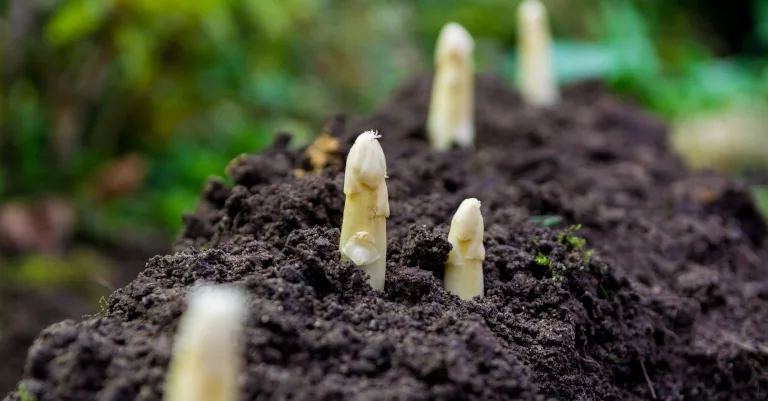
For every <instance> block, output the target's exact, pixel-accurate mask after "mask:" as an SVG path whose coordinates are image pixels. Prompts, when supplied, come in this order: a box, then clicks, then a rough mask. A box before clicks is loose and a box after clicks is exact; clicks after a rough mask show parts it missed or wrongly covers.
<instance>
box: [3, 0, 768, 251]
mask: <svg viewBox="0 0 768 401" xmlns="http://www.w3.org/2000/svg"><path fill="white" fill-rule="evenodd" d="M545 3H546V4H547V5H548V6H549V8H550V11H551V20H552V24H553V30H554V35H555V37H556V38H558V41H557V43H556V45H555V60H556V62H557V75H558V77H559V79H560V80H561V81H562V82H568V81H573V80H576V79H582V78H588V77H602V78H605V79H607V80H608V81H609V82H610V83H611V84H612V85H613V87H614V88H616V89H617V90H619V91H621V92H623V93H626V94H628V95H630V96H633V97H635V98H637V99H638V100H640V101H642V102H643V103H644V104H645V105H647V106H648V107H650V108H651V109H653V110H656V111H657V112H659V113H660V114H662V115H665V116H669V117H675V116H679V115H686V114H690V113H696V112H700V111H703V110H709V109H712V108H717V107H723V106H725V105H728V104H732V103H734V102H740V101H744V100H747V101H748V100H750V99H753V98H757V97H765V96H766V94H768V68H766V63H765V61H766V57H762V59H760V58H753V59H750V58H748V57H741V56H739V54H740V53H739V51H738V49H736V50H732V51H730V52H726V53H727V56H723V55H722V54H720V53H722V52H720V51H719V50H718V49H720V48H722V47H723V46H721V45H722V43H719V40H720V39H719V37H718V36H717V29H716V27H712V26H708V25H707V24H702V20H704V19H705V18H702V17H701V16H697V14H696V13H694V12H693V11H694V10H697V8H698V7H699V6H700V5H701V3H703V0H702V1H693V0H689V1H684V2H668V1H660V0H659V1H643V0H634V1H630V0H583V1H579V2H573V1H570V0H551V1H546V0H545ZM710 3H713V2H710ZM767 4H768V3H767V2H764V1H759V0H754V1H753V5H752V7H753V8H754V9H753V10H752V11H753V12H754V13H758V14H756V15H757V17H756V18H755V20H756V21H757V23H756V24H755V27H754V32H752V33H751V36H750V38H749V40H750V41H751V42H752V43H757V44H758V47H759V46H762V48H763V49H765V48H768V23H766V21H768V5H767ZM0 5H2V6H4V7H3V9H4V10H5V11H4V13H3V14H2V17H0V24H2V26H0V29H2V32H3V37H4V40H3V41H2V43H3V49H2V50H3V58H2V59H3V63H2V64H3V65H2V68H3V71H2V73H3V83H2V90H3V94H4V96H2V101H3V103H2V108H1V109H0V110H2V114H0V122H1V123H2V126H3V130H2V136H1V137H0V200H7V199H21V200H26V199H35V198H38V197H44V196H48V195H50V194H57V195H63V196H65V197H67V198H70V199H74V200H75V204H76V205H77V208H78V211H79V215H80V222H81V224H80V233H81V234H85V235H91V236H94V237H116V236H117V237H120V236H121V235H128V236H131V235H133V236H135V235H142V234H141V233H144V232H161V233H163V235H166V236H168V237H170V236H172V235H174V234H175V232H176V231H177V230H178V227H179V224H180V215H181V213H182V212H184V211H189V210H191V209H192V208H194V205H195V203H196V199H197V197H198V194H199V190H200V187H201V185H202V182H203V180H204V179H205V178H206V176H208V175H210V174H217V175H222V174H223V170H224V167H225V166H226V164H227V162H228V161H229V160H230V159H231V158H232V157H234V156H236V155H237V154H240V153H243V152H254V151H258V150H259V149H261V148H263V147H264V146H265V145H267V144H268V143H269V142H270V140H271V135H272V134H271V133H272V132H274V131H276V130H289V131H291V132H294V133H295V134H296V135H297V139H298V140H299V141H306V140H309V138H311V137H312V136H313V135H315V134H316V133H318V132H319V130H320V127H321V125H322V121H323V119H324V118H325V117H326V116H328V115H329V114H331V113H333V112H335V111H338V110H344V111H348V112H352V113H361V112H366V111H369V110H371V109H372V108H373V107H375V106H376V105H377V104H378V103H379V102H381V101H382V99H383V98H384V97H385V96H386V94H387V93H388V91H390V90H391V89H392V87H393V86H394V85H395V84H396V83H397V82H398V81H399V80H401V79H403V78H405V77H407V76H409V75H412V74H414V73H416V72H417V71H420V70H425V69H427V68H428V67H429V65H430V64H431V61H430V59H431V50H432V46H433V41H434V38H435V36H436V34H437V32H438V31H439V29H440V28H441V27H442V25H443V24H444V23H445V22H447V21H457V22H460V23H462V24H464V25H465V26H466V27H467V28H468V29H469V30H470V31H471V32H472V33H473V35H475V37H476V39H477V43H478V46H477V61H478V66H479V69H481V70H483V71H495V72H498V73H500V74H502V75H505V76H506V77H507V78H509V79H510V82H512V79H513V76H512V74H514V59H515V53H514V46H515V7H516V5H517V2H514V1H509V0H479V1H459V0H419V1H410V0H392V1H383V0H382V1H373V0H371V1H354V2H352V1H344V0H244V1H238V0H196V1H187V0H164V1H158V0H66V1H65V0H36V1H33V0H0ZM129 155H138V156H139V158H140V160H141V161H143V162H144V164H145V166H146V174H141V173H142V171H139V170H141V169H140V168H139V167H136V166H141V164H138V165H136V164H134V165H129V166H128V167H126V168H127V169H130V168H131V166H133V168H134V170H137V171H135V176H136V177H138V182H137V183H134V182H133V181H131V180H127V183H126V184H125V185H124V186H125V188H118V189H114V188H112V189H111V191H112V192H116V193H117V195H113V196H106V197H105V196H102V195H103V193H104V191H105V190H104V189H103V188H102V187H103V185H104V184H103V183H104V181H106V182H120V180H118V179H117V178H114V179H112V177H111V176H110V174H109V172H110V171H111V170H110V169H109V168H108V167H109V166H110V165H113V164H115V163H117V162H119V161H120V160H123V159H124V158H125V157H127V156H129ZM105 171H106V173H105ZM105 174H106V178H104V175H105ZM113 174H116V173H113ZM128 175H129V176H130V174H128ZM100 177H101V178H100ZM134 178H135V177H134ZM134 181H135V180H134ZM133 184H135V188H134V185H133ZM121 189H122V191H121ZM100 194H101V195H100ZM0 203H2V202H0ZM126 233H128V234H126Z"/></svg>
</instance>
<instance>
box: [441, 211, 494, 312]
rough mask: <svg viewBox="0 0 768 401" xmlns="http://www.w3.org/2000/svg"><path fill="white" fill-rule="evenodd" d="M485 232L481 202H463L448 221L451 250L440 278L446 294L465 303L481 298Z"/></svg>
mask: <svg viewBox="0 0 768 401" xmlns="http://www.w3.org/2000/svg"><path fill="white" fill-rule="evenodd" d="M484 231H485V229H484V227H483V215H482V214H481V213H480V201H479V200H477V199H475V198H469V199H464V201H463V202H461V205H460V206H459V209H458V210H456V214H455V215H453V220H452V221H451V231H450V232H449V233H448V242H450V243H451V245H452V247H453V248H452V249H451V252H450V253H449V254H448V262H447V263H446V264H445V275H444V277H443V284H444V285H445V289H446V291H448V292H450V293H453V294H456V295H458V296H459V298H461V299H464V300H467V299H472V298H474V297H482V296H483V289H484V286H483V260H485V246H483V232H484Z"/></svg>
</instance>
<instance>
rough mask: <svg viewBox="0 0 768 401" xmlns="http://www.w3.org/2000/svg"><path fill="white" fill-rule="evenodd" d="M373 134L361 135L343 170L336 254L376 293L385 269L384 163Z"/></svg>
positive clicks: (386, 199) (386, 210)
mask: <svg viewBox="0 0 768 401" xmlns="http://www.w3.org/2000/svg"><path fill="white" fill-rule="evenodd" d="M378 138H380V136H379V135H378V134H377V133H376V132H375V131H366V132H363V133H362V134H360V136H358V137H357V139H356V140H355V144H354V145H352V149H350V151H349V156H347V167H346V169H345V170H344V194H345V195H346V200H345V203H344V216H343V220H342V223H341V241H340V244H339V250H340V251H341V260H351V261H352V262H354V263H355V264H356V265H357V266H359V267H360V268H361V269H363V270H364V271H365V272H366V273H368V276H369V277H370V279H369V283H370V284H371V287H373V289H375V290H379V291H381V290H383V289H384V276H385V273H386V269H387V220H386V219H387V217H389V195H388V193H387V183H386V182H385V181H384V179H385V178H386V177H387V162H386V159H385V158H384V151H383V150H382V149H381V145H380V144H379V141H378Z"/></svg>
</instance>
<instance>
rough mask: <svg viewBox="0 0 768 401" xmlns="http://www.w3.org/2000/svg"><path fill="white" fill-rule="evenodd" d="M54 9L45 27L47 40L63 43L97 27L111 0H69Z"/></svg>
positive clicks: (104, 15) (80, 37) (53, 42)
mask: <svg viewBox="0 0 768 401" xmlns="http://www.w3.org/2000/svg"><path fill="white" fill-rule="evenodd" d="M63 4H64V5H63V6H62V7H61V8H60V9H58V10H57V11H56V13H55V14H54V16H53V18H51V20H50V21H49V22H48V25H46V27H45V35H46V38H47V39H48V42H50V43H52V44H54V45H58V46H61V45H65V44H68V43H71V42H75V41H78V40H80V39H82V38H83V37H85V36H87V35H89V34H91V33H93V32H94V31H95V30H96V29H98V28H99V26H100V25H101V23H102V22H104V18H105V17H106V15H107V12H108V11H109V9H110V7H111V6H112V1H111V0H70V1H67V2H64V3H63Z"/></svg>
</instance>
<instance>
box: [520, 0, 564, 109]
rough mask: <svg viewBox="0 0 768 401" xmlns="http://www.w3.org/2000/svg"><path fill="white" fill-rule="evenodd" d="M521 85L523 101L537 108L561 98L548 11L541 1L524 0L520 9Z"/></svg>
mask: <svg viewBox="0 0 768 401" xmlns="http://www.w3.org/2000/svg"><path fill="white" fill-rule="evenodd" d="M517 28H518V32H517V37H518V58H517V82H518V86H519V89H520V93H521V94H522V96H523V100H525V102H526V103H528V104H530V105H532V106H536V107H547V106H552V105H553V104H555V103H556V102H557V100H558V98H559V94H558V88H557V83H556V82H555V72H554V64H553V62H552V39H551V36H550V31H549V22H548V18H547V9H546V7H544V5H543V4H542V3H541V1H539V0H524V1H523V2H522V3H520V6H519V8H518V9H517Z"/></svg>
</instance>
